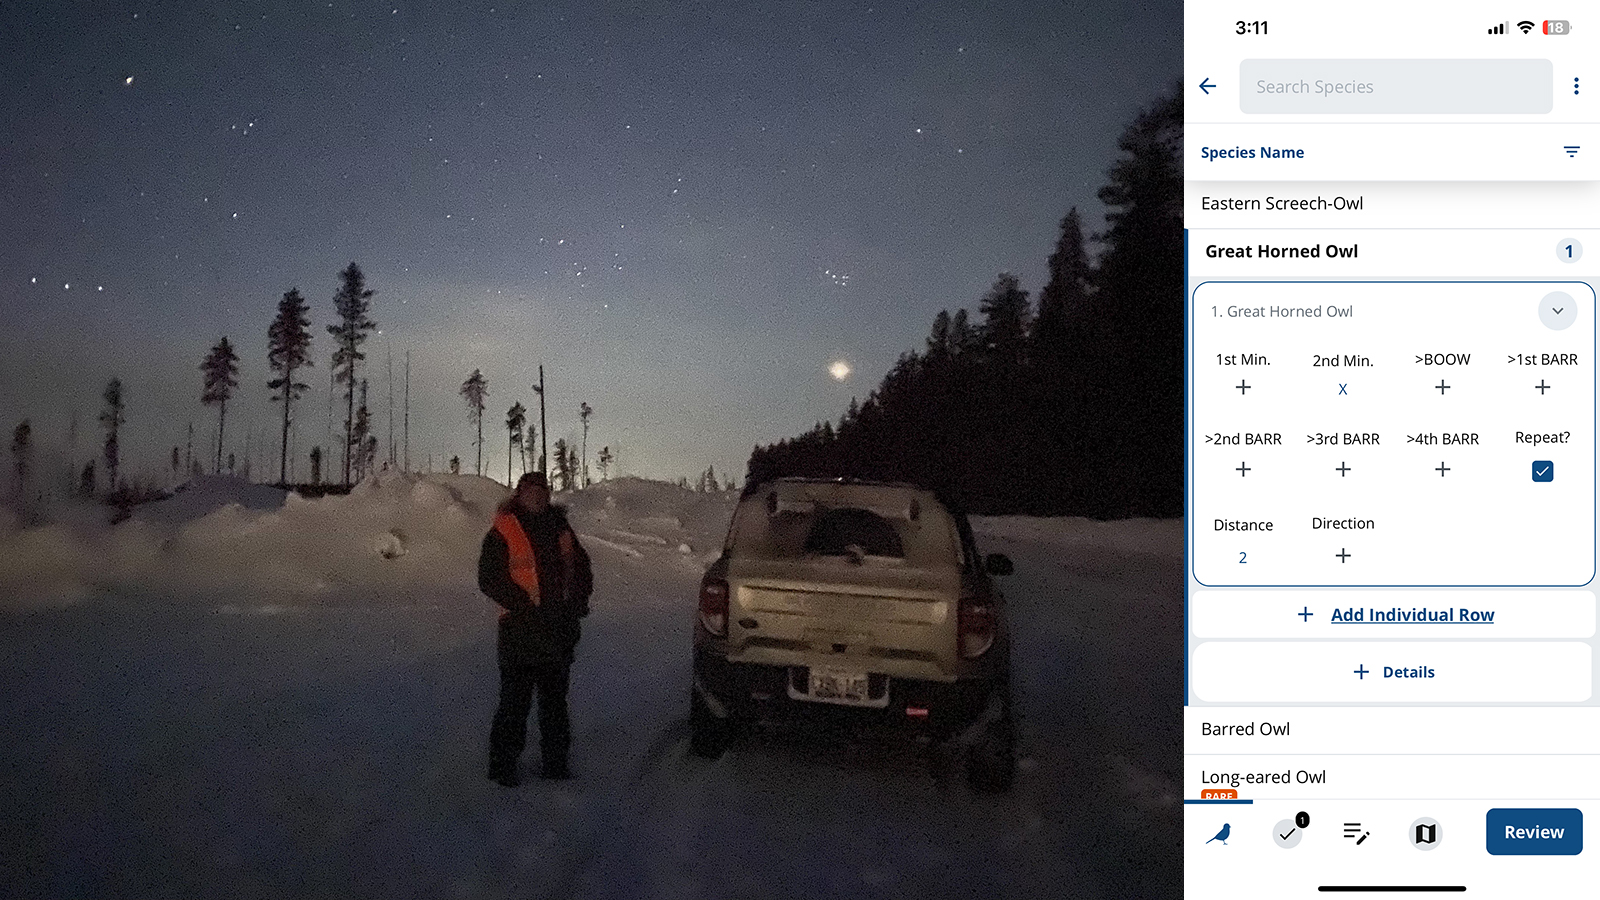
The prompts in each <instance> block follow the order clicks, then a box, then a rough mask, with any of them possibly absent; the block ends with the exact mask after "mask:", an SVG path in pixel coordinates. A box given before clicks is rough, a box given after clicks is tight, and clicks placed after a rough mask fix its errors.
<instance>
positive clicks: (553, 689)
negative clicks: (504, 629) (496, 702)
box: [489, 660, 572, 768]
mask: <svg viewBox="0 0 1600 900" xmlns="http://www.w3.org/2000/svg"><path fill="white" fill-rule="evenodd" d="M569 680H570V679H569V668H568V664H567V663H566V662H565V661H562V660H550V661H548V662H542V661H541V662H537V663H511V664H507V665H502V666H501V667H500V706H499V708H498V709H496V710H495V712H494V725H493V726H491V727H490V729H489V765H490V766H492V767H496V768H511V767H514V766H515V765H516V764H517V760H518V759H519V758H521V756H522V748H523V747H524V746H525V745H526V744H527V740H528V709H529V707H531V706H532V705H533V694H534V691H535V690H537V691H538V692H539V753H540V755H541V757H542V762H543V764H544V766H545V767H546V768H549V767H552V766H554V767H557V768H562V767H565V766H566V764H567V748H568V747H569V746H570V745H571V743H572V723H571V722H570V721H569V719H568V718H567V685H568V683H569Z"/></svg>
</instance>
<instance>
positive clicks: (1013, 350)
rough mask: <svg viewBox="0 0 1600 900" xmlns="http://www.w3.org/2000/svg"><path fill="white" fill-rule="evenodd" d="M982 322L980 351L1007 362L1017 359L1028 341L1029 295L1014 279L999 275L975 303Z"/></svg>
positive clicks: (1006, 274) (1008, 274)
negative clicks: (981, 347)
mask: <svg viewBox="0 0 1600 900" xmlns="http://www.w3.org/2000/svg"><path fill="white" fill-rule="evenodd" d="M978 312H979V314H980V315H982V316H983V323H982V324H981V325H980V326H978V331H979V335H980V338H981V340H982V343H983V349H984V351H985V352H986V353H988V354H989V355H990V356H991V357H994V358H997V359H1001V360H1004V361H1007V362H1012V361H1016V360H1020V359H1021V358H1022V355H1023V353H1024V352H1025V350H1026V342H1027V339H1028V322H1029V317H1030V310H1029V308H1028V292H1027V291H1025V290H1023V289H1022V288H1021V286H1019V285H1018V283H1017V278H1016V276H1015V275H1012V274H1010V273H1008V272H1002V273H1001V274H1000V276H999V277H998V278H996V279H995V282H994V286H993V287H990V288H989V293H987V294H985V295H984V296H983V299H982V300H980V301H978Z"/></svg>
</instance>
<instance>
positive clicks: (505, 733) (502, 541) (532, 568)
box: [478, 472, 593, 787]
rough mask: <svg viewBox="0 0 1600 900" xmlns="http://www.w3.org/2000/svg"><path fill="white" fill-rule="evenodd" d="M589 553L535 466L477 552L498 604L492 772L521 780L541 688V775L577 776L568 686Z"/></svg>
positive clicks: (504, 780) (484, 587)
mask: <svg viewBox="0 0 1600 900" xmlns="http://www.w3.org/2000/svg"><path fill="white" fill-rule="evenodd" d="M592 582H593V576H592V573H591V571H590V568H589V556H588V554H587V553H585V552H584V550H583V545H581V544H579V543H578V536H577V534H576V533H574V532H573V530H572V526H571V525H569V524H567V516H566V510H565V509H563V508H562V507H559V506H553V505H551V503H550V485H549V482H548V481H546V480H545V476H544V473H542V472H529V473H527V474H525V475H523V476H522V478H521V479H520V480H519V481H518V482H517V489H516V493H515V494H513V495H512V496H511V498H510V499H508V500H507V501H506V502H505V503H502V504H501V505H500V508H499V509H498V510H497V511H496V513H495V519H494V527H493V528H491V529H489V533H488V534H487V535H485V536H484V538H483V551H482V553H481V554H480V555H479V557H478V589H479V590H481V591H483V593H484V594H486V595H487V596H488V597H489V599H491V600H493V601H494V602H495V603H498V604H499V605H500V607H501V612H500V626H499V640H498V645H499V646H498V650H497V655H498V658H499V664H500V704H499V707H498V708H497V709H496V710H495V714H494V723H493V725H492V726H491V727H490V729H489V777H490V778H491V779H493V780H494V781H497V782H499V783H500V784H503V785H505V786H506V787H515V786H516V785H517V784H518V783H520V780H519V779H518V777H517V760H518V759H520V758H521V756H522V749H523V746H524V745H525V743H526V741H527V732H528V711H529V708H530V707H531V705H532V703H533V695H534V693H535V691H537V692H538V695H539V752H540V758H541V766H540V770H539V777H541V778H570V777H572V773H571V770H570V769H569V767H568V761H567V755H568V748H569V746H570V745H571V742H572V729H571V724H570V722H569V720H568V715H567V687H568V684H569V681H570V678H569V673H570V671H571V667H572V660H573V650H574V648H576V647H577V644H578V637H579V634H580V632H581V628H580V623H579V620H580V619H582V618H583V617H584V616H586V615H588V614H589V592H590V589H591V587H592Z"/></svg>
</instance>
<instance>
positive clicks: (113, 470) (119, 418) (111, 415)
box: [100, 378, 126, 494]
mask: <svg viewBox="0 0 1600 900" xmlns="http://www.w3.org/2000/svg"><path fill="white" fill-rule="evenodd" d="M103 397H104V399H105V402H106V406H105V409H104V410H102V411H101V413H100V424H102V425H104V426H105V427H106V443H105V459H106V477H107V478H108V479H109V484H108V486H107V490H108V491H109V492H110V493H112V494H115V493H116V492H117V490H118V488H119V487H120V485H119V483H118V481H117V468H118V467H119V466H120V465H121V464H122V447H121V444H120V443H119V441H118V435H119V433H120V432H121V430H122V425H123V423H124V421H126V420H125V419H124V418H123V415H122V411H123V399H122V379H120V378H113V379H111V380H110V381H109V382H107V383H106V390H105V394H104V395H103Z"/></svg>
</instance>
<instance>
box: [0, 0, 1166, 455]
mask: <svg viewBox="0 0 1600 900" xmlns="http://www.w3.org/2000/svg"><path fill="white" fill-rule="evenodd" d="M1181 11H1182V8H1181V3H1180V2H1179V0H1163V2H1150V3H1144V4H1137V5H1135V4H1108V3H1073V2H1043V3H977V2H973V3H967V4H962V3H949V2H929V3H916V4H909V5H900V4H876V5H869V4H868V2H861V0H856V2H798V0H784V2H776V3H757V2H748V3H747V2H718V3H659V4H644V3H621V4H609V3H601V2H592V0H591V2H576V3H538V4H522V3H512V2H505V0H493V2H489V3H476V2H470V3H465V2H464V3H448V4H441V5H439V6H432V5H419V4H415V3H408V2H400V0H396V2H392V3H382V4H375V3H352V2H349V0H334V2H331V3H329V2H316V3H294V4H281V3H239V2H207V3H196V4H183V5H180V4H140V3H115V2H96V3H70V4H69V3H46V2H0V104H3V108H0V117H3V118H0V121H3V122H4V128H3V130H0V183H3V187H0V221H3V223H4V225H3V229H4V232H3V235H0V238H3V240H0V322H3V323H4V332H3V337H0V423H3V424H4V428H5V432H4V433H5V434H6V436H7V439H8V440H7V443H9V435H10V430H11V428H12V427H13V425H14V424H15V423H16V422H17V421H18V420H20V419H21V418H22V417H24V416H28V417H31V418H32V420H33V425H34V433H35V435H36V440H38V441H39V442H40V443H41V444H43V445H46V446H50V447H55V448H64V447H65V446H66V437H67V433H68V423H69V421H70V420H71V417H72V414H73V412H74V411H75V412H76V413H77V417H78V420H79V429H80V435H79V437H78V441H77V452H76V458H77V460H78V461H79V463H80V464H81V462H82V460H84V459H85V458H87V457H88V455H89V454H90V453H91V452H92V451H94V450H96V449H97V448H98V446H99V443H100V434H99V431H98V429H97V428H96V427H95V426H94V417H95V415H96V414H97V413H98V411H99V407H100V400H99V395H100V392H101V389H102V388H103V386H104V384H105V382H106V380H107V379H109V378H111V377H112V376H119V377H121V378H122V379H123V382H124V385H125V391H126V394H127V398H128V411H127V418H128V424H127V426H126V430H125V432H124V437H123V441H122V446H123V448H124V457H125V463H124V466H125V470H130V471H132V472H134V473H138V472H140V471H146V472H152V473H153V472H156V471H158V467H160V469H161V470H164V467H165V457H166V455H167V453H168V452H169V450H170V448H171V447H172V446H173V445H174V444H179V445H181V444H183V443H184V430H185V426H186V424H187V423H188V422H190V421H193V422H194V424H195V434H196V439H195V442H196V452H197V454H199V455H201V456H202V458H209V457H208V455H207V454H206V453H205V452H204V451H203V449H202V448H204V447H206V446H208V445H209V442H210V441H211V440H212V439H213V434H214V428H215V423H216V412H215V409H214V408H206V407H203V406H201V404H200V402H199V395H200V389H201V380H200V373H199V371H198V368H197V367H198V365H199V363H200V360H201V359H202V357H203V356H204V355H205V353H206V351H207V349H208V348H209V347H210V346H211V344H213V343H214V342H215V341H216V340H217V338H218V337H221V336H223V335H227V336H229V338H230V339H231V340H232V341H233V342H234V343H235V344H236V345H237V346H238V348H239V353H240V356H241V357H242V361H241V366H240V369H241V371H240V387H239V391H238V394H237V395H236V399H235V401H234V402H233V403H230V405H229V411H228V437H229V440H228V442H227V444H228V449H229V450H234V451H237V452H238V453H239V454H240V456H241V457H242V456H243V450H244V443H245V439H246V436H247V434H249V433H250V432H251V431H252V429H253V431H254V439H253V445H254V446H260V445H261V444H262V443H267V444H269V445H270V447H271V449H270V451H268V452H262V453H259V454H258V456H257V468H256V470H255V475H256V477H258V478H263V479H265V478H276V476H277V451H276V448H277V441H278V425H277V422H278V417H279V416H280V415H281V414H280V412H279V408H278V407H277V406H275V405H274V404H272V403H271V402H270V401H269V399H268V398H269V391H268V389H267V388H266V381H267V380H268V379H269V378H270V377H271V376H270V374H269V372H268V370H267V366H266V333H267V326H268V323H269V322H270V320H271V318H272V316H273V314H274V312H275V306H276V303H277V300H278V299H279V297H280V296H281V295H282V294H283V292H284V291H285V290H287V289H289V288H291V287H298V288H300V290H301V292H302V293H304V294H305V295H306V297H307V299H308V300H309V302H310V304H311V307H312V318H313V321H312V324H313V329H314V331H315V337H314V344H313V355H314V359H315V360H316V367H315V368H314V369H312V370H310V371H309V372H307V373H306V378H305V380H306V381H308V382H309V383H310V384H311V385H312V390H311V391H310V392H309V393H308V394H307V395H306V397H305V398H304V399H303V400H302V401H300V402H299V404H298V408H297V416H296V419H297V425H296V428H297V434H296V437H295V443H296V447H297V449H298V451H299V456H300V461H299V463H298V464H297V471H298V474H299V476H300V477H301V478H302V479H303V478H305V477H307V476H308V474H309V473H308V469H309V465H308V464H307V463H306V462H305V460H304V455H305V453H306V452H307V451H308V450H309V449H310V447H311V446H312V445H313V444H318V443H321V444H324V445H325V446H327V445H328V443H329V441H328V434H329V431H328V415H327V406H328V404H327V388H328V381H327V379H328V359H329V355H330V354H331V353H332V350H333V345H332V342H331V338H330V337H329V336H328V334H327V333H326V330H325V328H324V326H325V325H327V324H328V323H330V322H331V321H332V320H333V302H332V297H333V293H334V290H335V288H336V286H337V284H336V278H335V275H336V273H337V272H338V271H339V269H341V268H343V267H344V266H345V265H346V264H348V263H349V262H351V261H352V260H354V261H356V262H357V263H359V264H360V265H361V266H362V268H363V269H364V270H365V272H366V274H367V279H368V286H369V287H371V288H374V289H375V290H376V291H377V292H378V293H377V297H376V298H375V300H374V303H373V306H372V317H373V318H374V319H376V320H377V322H378V323H379V325H380V327H381V328H382V334H381V335H373V336H372V337H371V338H370V339H369V340H368V342H367V343H366V345H365V347H364V349H365V351H366V353H367V356H368V361H367V365H366V368H365V370H364V372H365V374H366V376H367V377H368V378H369V379H370V381H371V398H372V399H371V406H372V407H373V410H374V415H375V423H376V428H375V430H376V433H377V434H378V436H379V439H380V441H381V442H383V443H384V444H387V439H388V430H387V411H388V402H387V401H388V395H387V367H386V356H385V354H386V351H387V350H388V349H390V348H392V350H393V353H394V359H395V372H396V384H397V385H398V383H399V379H400V373H401V370H402V368H403V358H404V357H403V354H404V352H405V351H406V350H408V349H409V350H410V351H411V356H412V374H411V394H412V414H411V423H412V429H411V457H412V463H413V465H414V466H416V467H419V468H420V467H422V466H424V465H425V464H426V461H427V458H428V455H429V454H430V453H431V454H432V455H433V461H434V466H435V468H442V467H443V465H444V460H446V459H447V458H448V457H449V456H450V455H451V454H452V453H455V454H460V455H461V456H462V458H463V462H464V466H465V469H466V470H467V471H470V470H471V467H472V458H473V457H472V447H471V443H470V442H471V440H472V434H471V430H470V425H469V422H468V418H467V413H466V410H465V406H464V404H463V403H462V401H461V399H460V398H459V396H458V395H457V391H458V389H459V387H460V385H461V382H462V381H463V380H464V379H465V378H466V377H467V375H468V374H469V373H470V372H471V371H472V369H473V368H474V367H479V368H482V370H483V372H484V374H485V375H486V376H487V377H488V379H489V410H488V412H487V413H486V416H485V419H486V421H485V451H484V458H485V468H486V470H487V472H488V473H489V474H494V475H496V476H497V477H504V475H505V453H506V450H505V446H506V440H505V439H506V431H505V427H504V419H505V411H506V408H507V407H509V406H510V405H511V404H512V403H513V402H514V401H517V400H520V401H522V402H523V403H524V404H526V405H528V406H529V407H531V408H534V409H535V410H536V409H537V398H536V397H535V396H534V394H533V391H531V390H530V389H529V385H530V384H531V383H532V382H533V381H534V380H535V379H536V377H537V367H538V365H539V364H541V363H542V364H544V366H545V368H546V374H547V379H548V381H549V382H550V390H549V402H550V431H551V434H550V438H551V440H552V442H553V441H554V439H555V438H557V437H563V436H565V437H569V438H576V437H577V435H578V434H579V427H578V418H577V407H578V404H579V402H580V401H587V402H588V403H589V404H590V405H591V406H593V407H594V409H595V416H594V419H593V421H592V425H591V432H590V438H589V450H590V456H591V458H592V457H593V455H594V453H595V452H597V450H598V448H599V447H600V446H601V445H605V444H609V445H611V446H612V447H613V448H615V449H617V450H618V452H619V455H620V462H621V465H622V467H623V468H624V469H625V470H626V471H627V472H628V473H629V474H640V475H646V476H651V477H670V478H674V479H675V478H677V477H678V476H680V475H693V473H695V472H698V471H701V470H703V469H704V468H705V467H706V465H707V464H714V465H715V466H716V468H717V470H718V471H719V472H728V473H731V474H734V475H737V476H741V477H742V475H743V473H744V465H745V461H746V459H747V457H748V456H749V453H750V449H751V447H752V445H754V444H756V443H767V442H770V441H773V440H776V439H778V438H781V437H786V436H792V435H794V434H797V433H799V432H802V431H804V430H805V429H807V428H809V427H810V426H811V425H812V424H813V423H814V422H816V421H818V420H821V419H834V420H837V418H838V416H839V414H840V413H841V412H843V410H844V407H845V406H846V404H847V403H848V402H849V399H850V397H851V396H861V397H864V396H865V395H866V394H867V393H868V392H869V391H870V390H871V389H872V387H873V386H874V385H875V384H876V383H877V381H878V380H879V379H880V378H881V377H882V375H883V373H884V372H885V371H886V370H887V368H888V367H889V366H890V365H891V364H892V363H893V361H894V360H895V358H896V357H897V356H898V355H899V354H900V353H901V352H903V351H905V350H910V349H913V348H918V347H920V346H921V343H922V340H923V339H924V338H925V337H926V335H927V330H928V326H929V324H930V323H931V321H932V318H933V316H934V314H935V313H936V312H938V310H939V309H941V308H951V309H954V308H956V307H960V306H966V307H969V308H975V306H976V303H977V300H978V298H979V297H980V296H981V295H982V294H983V292H984V291H985V290H986V289H987V288H988V286H989V285H990V283H991V282H992V281H993V280H994V277H995V276H996V274H997V273H999V272H1001V271H1010V272H1014V273H1016V274H1017V275H1018V276H1019V277H1020V278H1021V280H1022V283H1023V286H1024V287H1025V288H1027V289H1028V290H1029V291H1030V292H1032V293H1035V294H1036V293H1037V291H1038V289H1039V287H1040V286H1041V284H1042V282H1043V280H1044V270H1045V261H1046V258H1047V256H1048V255H1049V252H1050V249H1051V246H1052V244H1053V242H1054V239H1055V236H1056V228H1057V223H1058V222H1059V220H1060V218H1061V216H1062V215H1063V214H1065V212H1066V211H1067V209H1068V208H1069V207H1070V206H1072V205H1077V206H1079V207H1080V209H1081V210H1082V211H1083V213H1084V215H1085V222H1086V225H1087V226H1088V227H1089V228H1090V229H1091V230H1097V229H1098V228H1099V227H1100V221H1101V216H1102V214H1103V209H1102V207H1101V206H1100V205H1099V203H1098V202H1097V201H1096V200H1095V199H1094V194H1095V191H1096V190H1097V189H1098V188H1099V186H1100V185H1101V184H1103V183H1104V175H1103V173H1104V171H1105V169H1106V168H1107V167H1108V166H1109V164H1110V162H1111V161H1112V159H1113V157H1114V153H1115V142H1116V138H1117V135H1118V133H1119V132H1120V131H1121V129H1122V128H1123V127H1124V126H1125V125H1126V124H1127V122H1128V121H1129V120H1130V119H1131V118H1132V116H1133V115H1134V114H1135V113H1136V111H1137V110H1138V109H1139V108H1141V107H1143V106H1145V105H1147V104H1148V103H1149V102H1150V101H1151V100H1153V99H1154V98H1155V97H1156V96H1158V95H1159V94H1161V93H1162V92H1163V91H1164V90H1166V89H1167V88H1168V87H1169V86H1170V85H1171V84H1173V83H1174V82H1175V81H1176V79H1177V77H1178V75H1179V72H1180V67H1181V61H1182V51H1181V46H1182V44H1181ZM840 360H843V361H847V362H848V363H849V365H850V366H851V367H853V370H854V371H853V374H851V375H850V376H849V377H848V378H847V379H845V380H843V381H839V380H837V379H836V378H834V377H833V375H832V374H830V366H831V365H832V364H834V363H836V362H838V361H840ZM398 395H399V388H398V387H397V388H396V396H397V399H396V409H397V419H398V410H399V406H400V400H399V397H398ZM534 418H535V420H536V419H537V416H536V415H535V417H534ZM342 422H343V420H342V417H341V418H339V420H338V426H337V427H342ZM398 433H399V426H398V425H397V426H396V434H397V440H398ZM385 449H386V448H385ZM380 455H383V454H382V452H380ZM334 458H335V459H336V458H337V456H336V454H334ZM268 459H270V460H271V462H270V464H268V463H267V460H268Z"/></svg>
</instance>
